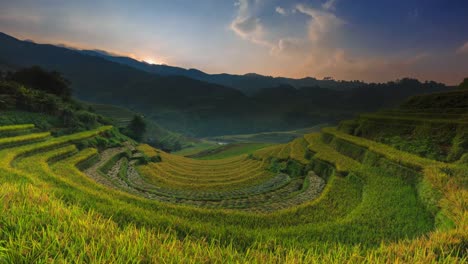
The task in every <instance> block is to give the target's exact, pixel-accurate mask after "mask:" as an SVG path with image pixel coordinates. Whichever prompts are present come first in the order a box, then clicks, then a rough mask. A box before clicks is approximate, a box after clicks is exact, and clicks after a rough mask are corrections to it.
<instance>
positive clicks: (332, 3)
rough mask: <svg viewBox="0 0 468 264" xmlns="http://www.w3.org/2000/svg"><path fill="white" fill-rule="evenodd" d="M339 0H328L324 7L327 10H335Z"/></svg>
mask: <svg viewBox="0 0 468 264" xmlns="http://www.w3.org/2000/svg"><path fill="white" fill-rule="evenodd" d="M336 1H337V0H327V1H326V2H325V3H323V4H322V8H323V9H325V10H335V8H336Z"/></svg>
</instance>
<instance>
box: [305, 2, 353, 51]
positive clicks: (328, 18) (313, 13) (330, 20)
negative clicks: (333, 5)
mask: <svg viewBox="0 0 468 264" xmlns="http://www.w3.org/2000/svg"><path fill="white" fill-rule="evenodd" d="M296 9H297V11H299V12H301V13H303V14H305V15H308V16H310V18H311V20H310V21H309V38H310V40H311V41H313V42H318V41H320V40H321V39H322V38H323V37H324V36H326V35H327V34H328V33H332V32H334V31H335V30H337V29H338V28H339V27H340V26H341V25H343V24H344V23H345V22H344V20H342V19H340V18H338V17H337V16H336V15H335V14H333V13H331V12H327V11H322V10H318V9H315V8H311V7H307V6H304V5H298V6H297V7H296Z"/></svg>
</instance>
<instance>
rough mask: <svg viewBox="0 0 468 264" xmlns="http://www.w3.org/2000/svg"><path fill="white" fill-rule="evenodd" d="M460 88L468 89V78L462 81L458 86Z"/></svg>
mask: <svg viewBox="0 0 468 264" xmlns="http://www.w3.org/2000/svg"><path fill="white" fill-rule="evenodd" d="M458 88H460V89H467V90H468V78H465V79H464V80H463V82H462V83H460V85H459V86H458Z"/></svg>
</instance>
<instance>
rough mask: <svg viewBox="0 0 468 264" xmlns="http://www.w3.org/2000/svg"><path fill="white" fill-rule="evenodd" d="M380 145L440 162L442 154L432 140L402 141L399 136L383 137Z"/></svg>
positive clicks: (442, 157)
mask: <svg viewBox="0 0 468 264" xmlns="http://www.w3.org/2000/svg"><path fill="white" fill-rule="evenodd" d="M381 141H382V143H384V144H387V145H390V146H392V147H394V148H396V149H399V150H403V151H406V152H410V153H414V154H417V155H419V156H423V157H428V158H430V159H435V160H442V159H444V153H443V151H442V150H441V149H440V147H439V145H437V144H436V143H435V142H434V140H433V139H430V138H419V137H418V138H414V139H411V140H404V139H402V138H401V137H400V136H393V137H384V138H383V139H382V140H381Z"/></svg>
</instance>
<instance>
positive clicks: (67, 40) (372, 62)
mask: <svg viewBox="0 0 468 264" xmlns="http://www.w3.org/2000/svg"><path fill="white" fill-rule="evenodd" d="M0 31H2V32H4V33H7V34H10V35H13V36H15V37H17V38H20V39H31V40H34V41H36V42H39V43H54V44H66V45H69V46H73V47H78V48H83V49H101V50H106V51H110V52H114V53H116V54H121V55H127V56H131V57H134V58H137V59H140V60H145V61H148V62H153V63H158V64H159V63H163V64H168V65H174V66H181V67H185V68H197V69H200V70H203V71H206V72H208V73H221V72H227V73H234V74H244V73H249V72H255V73H259V74H264V75H272V76H285V77H295V78H298V77H305V76H312V77H316V78H323V77H325V76H331V77H334V78H335V79H343V80H364V81H377V82H382V81H389V80H395V79H398V78H402V77H415V78H418V79H420V80H436V81H440V82H444V83H447V84H458V83H460V82H461V81H462V79H463V78H464V77H468V1H466V0H405V1H396V0H393V1H390V0H386V1H375V0H354V1H351V0H308V1H307V0H303V1H296V0H232V1H231V0H197V1H191V0H171V1H169V0H167V1H162V0H161V1H158V0H153V1H150V0H146V1H145V0H135V1H123V0H104V1H89V0H82V1H58V0H31V1H23V0H15V1H7V0H0Z"/></svg>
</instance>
